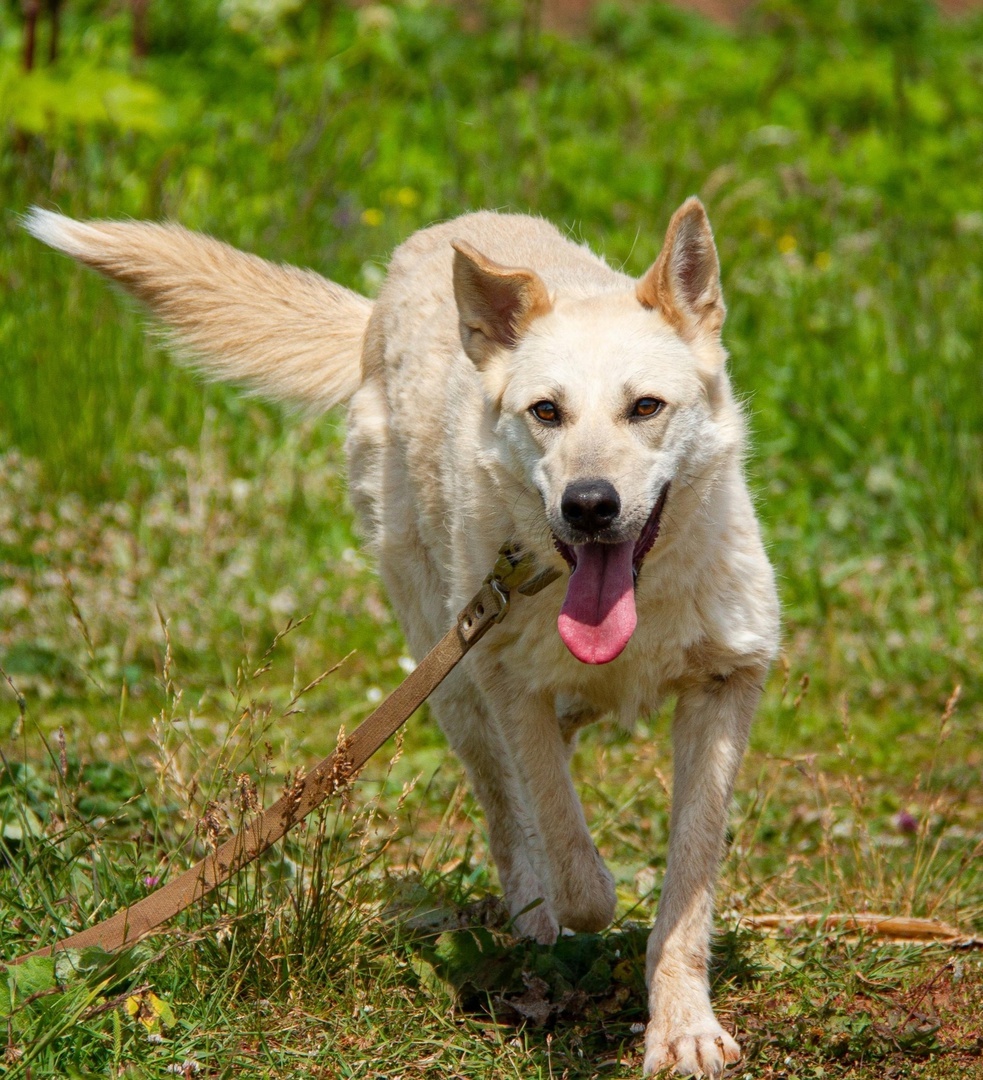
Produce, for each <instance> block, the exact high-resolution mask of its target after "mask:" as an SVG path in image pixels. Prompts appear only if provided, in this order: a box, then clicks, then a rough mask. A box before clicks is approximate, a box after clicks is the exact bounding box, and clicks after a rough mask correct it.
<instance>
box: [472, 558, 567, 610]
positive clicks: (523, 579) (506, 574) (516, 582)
mask: <svg viewBox="0 0 983 1080" xmlns="http://www.w3.org/2000/svg"><path fill="white" fill-rule="evenodd" d="M535 570H536V561H535V559H534V558H533V556H532V555H531V554H530V553H529V552H526V553H525V554H523V553H522V552H520V550H519V549H518V548H517V547H515V546H514V545H513V544H503V545H502V546H501V547H500V548H499V550H498V559H497V560H496V561H495V566H494V567H493V568H492V572H491V573H490V574H489V575H488V577H487V578H485V582H486V583H487V584H489V585H491V587H492V588H493V589H494V590H495V592H496V593H497V594H498V595H499V596H500V597H501V599H502V601H503V606H502V610H501V611H500V612H499V614H498V616H497V617H496V622H500V621H501V620H502V619H503V618H504V617H505V612H506V611H507V610H508V604H509V593H511V592H512V591H513V590H515V591H518V592H520V593H522V595H523V596H535V594H536V593H538V592H540V591H541V590H542V589H545V588H546V586H547V585H550V584H552V583H553V582H554V581H556V579H557V578H558V577H559V576H560V571H559V570H556V569H554V568H553V567H547V568H546V569H545V570H541V571H540V572H539V573H538V574H537V573H535Z"/></svg>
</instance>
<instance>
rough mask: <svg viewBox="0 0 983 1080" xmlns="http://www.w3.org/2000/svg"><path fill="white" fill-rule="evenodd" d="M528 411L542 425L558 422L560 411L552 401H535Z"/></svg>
mask: <svg viewBox="0 0 983 1080" xmlns="http://www.w3.org/2000/svg"><path fill="white" fill-rule="evenodd" d="M529 411H530V412H531V413H532V414H533V416H535V417H536V419H537V420H539V421H541V422H542V423H544V424H557V423H559V421H560V410H559V409H558V408H557V407H556V406H555V405H554V404H553V402H552V401H537V402H536V404H535V405H531V406H530V407H529Z"/></svg>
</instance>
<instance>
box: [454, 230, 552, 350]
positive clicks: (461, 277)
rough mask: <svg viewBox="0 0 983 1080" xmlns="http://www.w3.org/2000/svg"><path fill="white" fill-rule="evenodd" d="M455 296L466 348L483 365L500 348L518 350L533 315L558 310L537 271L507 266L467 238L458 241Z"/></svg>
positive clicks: (455, 249) (455, 252)
mask: <svg viewBox="0 0 983 1080" xmlns="http://www.w3.org/2000/svg"><path fill="white" fill-rule="evenodd" d="M451 245H452V247H453V248H454V299H455V300H456V301H457V312H458V316H459V318H460V324H461V342H462V344H463V345H464V351H465V352H466V353H467V354H468V356H470V357H471V359H472V360H473V361H474V363H475V364H476V365H477V366H478V367H479V368H480V367H483V366H484V365H485V364H486V363H487V362H488V360H489V358H490V357H491V355H492V354H493V353H494V352H495V351H496V350H498V349H502V348H505V349H512V348H514V347H515V346H516V344H517V343H518V341H519V338H520V337H521V336H522V334H523V332H524V331H525V329H526V328H527V327H528V325H529V324H530V323H531V322H532V320H533V319H535V318H538V317H539V316H540V315H546V314H547V313H548V312H550V311H551V310H552V309H553V304H552V302H551V300H550V295H549V292H548V290H547V288H546V285H545V284H544V283H543V279H542V278H541V277H540V276H539V275H538V274H537V273H536V272H535V271H534V270H525V269H522V268H519V267H510V266H501V265H500V264H499V263H497V262H493V261H492V260H491V259H489V258H487V257H486V256H484V255H482V254H481V252H479V251H476V250H475V249H474V248H473V247H472V246H471V245H470V244H469V243H467V242H466V241H465V240H452V241H451Z"/></svg>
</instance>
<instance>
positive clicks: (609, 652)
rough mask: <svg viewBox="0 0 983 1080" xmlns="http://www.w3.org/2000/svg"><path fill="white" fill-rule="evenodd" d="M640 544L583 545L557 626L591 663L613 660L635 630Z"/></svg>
mask: <svg viewBox="0 0 983 1080" xmlns="http://www.w3.org/2000/svg"><path fill="white" fill-rule="evenodd" d="M634 551H635V545H634V543H633V542H632V541H631V540H628V541H626V542H625V543H623V544H580V545H578V546H577V548H576V552H577V565H576V567H575V568H574V571H573V573H572V574H571V575H570V582H569V584H568V585H567V596H566V599H565V600H564V601H563V607H562V608H561V610H560V617H559V619H558V620H557V624H556V625H557V628H558V629H559V631H560V637H561V638H563V643H564V645H566V647H567V648H568V649H569V650H570V651H571V652H572V653H573V655H574V656H576V658H577V659H578V660H580V661H582V662H583V663H585V664H607V663H609V662H610V661H611V660H613V659H614V658H615V657H616V656H618V655H619V654H620V653H621V650H622V649H624V647H625V646H626V645H627V644H628V639H629V638H630V637H631V635H632V633H633V632H634V630H635V623H636V621H637V617H636V615H635V587H634V575H633V574H632V565H631V563H632V558H633V556H634Z"/></svg>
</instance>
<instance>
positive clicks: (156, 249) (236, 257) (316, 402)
mask: <svg viewBox="0 0 983 1080" xmlns="http://www.w3.org/2000/svg"><path fill="white" fill-rule="evenodd" d="M24 225H25V227H26V228H27V230H28V231H29V232H30V233H32V234H33V235H34V236H36V237H37V238H38V239H39V240H42V241H44V243H46V244H49V245H50V246H51V247H53V248H57V249H58V250H59V251H63V252H65V254H66V255H71V256H72V257H73V258H75V259H78V260H79V262H82V263H85V264H86V265H87V266H91V267H92V268H93V269H95V270H98V271H99V272H100V273H102V274H105V275H106V276H107V277H110V278H112V279H113V280H115V281H117V282H119V284H120V285H122V286H123V287H124V288H125V289H126V290H127V291H129V292H130V293H132V294H133V295H134V296H135V297H137V299H139V300H141V301H142V302H143V303H145V304H146V305H147V306H148V307H149V308H150V310H151V311H152V312H153V314H154V315H156V316H157V317H158V318H159V319H160V320H161V321H162V322H163V323H164V325H165V326H166V327H167V329H168V331H169V332H170V336H171V338H172V339H173V342H174V344H175V345H176V346H177V347H178V349H179V350H180V351H182V352H184V353H185V354H186V355H188V356H189V357H190V359H191V361H192V363H193V364H194V365H195V366H196V367H198V368H200V370H202V371H203V372H204V373H205V374H206V375H209V376H211V377H213V378H218V379H230V380H233V381H235V382H239V383H243V384H245V385H247V386H249V387H250V388H252V389H253V390H255V391H256V392H257V393H259V394H261V395H263V396H265V397H270V398H273V399H276V400H280V401H290V402H293V403H295V404H298V405H302V406H304V407H306V408H312V409H318V410H320V409H327V408H329V407H330V406H332V405H334V404H336V403H337V402H340V401H345V400H347V399H348V398H349V397H350V396H351V395H352V394H353V393H354V392H355V390H356V389H357V388H358V384H359V379H360V364H361V351H362V339H363V337H364V335H365V328H366V325H367V323H368V320H369V314H370V313H371V311H372V303H371V301H369V300H366V299H365V297H363V296H359V295H358V294H357V293H354V292H351V290H349V289H345V288H343V287H342V286H340V285H336V284H334V282H331V281H327V280H326V279H325V278H323V277H321V276H320V275H319V274H315V273H314V272H313V271H311V270H298V269H296V268H294V267H291V266H278V265H275V264H274V263H269V262H266V261H265V260H264V259H260V258H258V257H257V256H255V255H247V254H246V253H244V252H241V251H237V250H236V249H235V248H232V247H229V246H228V245H227V244H223V243H220V242H219V241H218V240H213V239H212V238H211V237H208V236H202V235H200V234H198V233H192V232H189V231H188V230H187V229H182V228H181V227H180V226H177V225H152V224H149V223H145V222H118V221H90V222H81V221H74V220H73V219H72V218H68V217H64V216H63V215H61V214H55V213H52V212H51V211H49V210H40V209H38V208H34V209H33V210H31V211H30V213H29V214H28V216H27V217H26V219H25V221H24Z"/></svg>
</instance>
